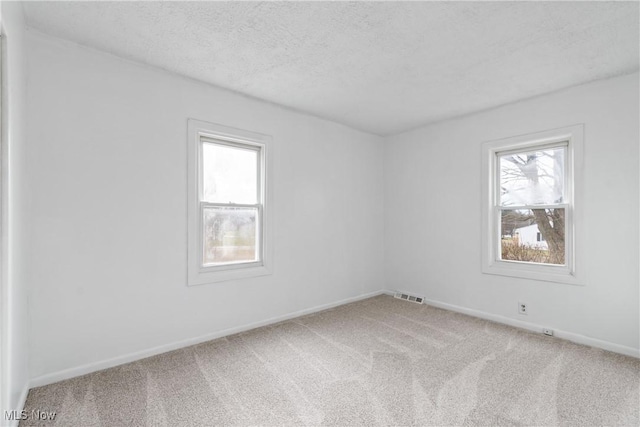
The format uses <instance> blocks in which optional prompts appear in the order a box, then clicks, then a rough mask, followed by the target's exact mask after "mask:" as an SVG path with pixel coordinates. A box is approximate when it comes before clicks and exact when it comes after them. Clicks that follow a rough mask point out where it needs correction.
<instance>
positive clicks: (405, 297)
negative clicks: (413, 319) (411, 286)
mask: <svg viewBox="0 0 640 427" xmlns="http://www.w3.org/2000/svg"><path fill="white" fill-rule="evenodd" d="M394 297H395V298H398V299H403V300H405V301H411V302H415V303H416V304H422V303H423V302H424V298H422V297H417V296H415V295H409V294H403V293H400V292H396V294H395V295H394Z"/></svg>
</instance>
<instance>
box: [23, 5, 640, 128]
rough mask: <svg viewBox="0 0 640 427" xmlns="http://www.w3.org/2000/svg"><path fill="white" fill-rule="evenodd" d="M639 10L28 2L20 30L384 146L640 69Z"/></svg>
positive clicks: (613, 7) (629, 7) (633, 7)
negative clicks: (357, 133)
mask: <svg viewBox="0 0 640 427" xmlns="http://www.w3.org/2000/svg"><path fill="white" fill-rule="evenodd" d="M638 6H639V3H637V2H459V3H453V2H256V3H254V2H26V3H24V7H25V12H26V16H27V24H28V25H29V26H30V27H33V28H36V29H37V30H40V31H42V32H44V33H48V34H51V35H54V36H57V37H61V38H64V39H69V40H72V41H75V42H78V43H81V44H84V45H87V46H91V47H94V48H97V49H100V50H103V51H107V52H110V53H113V54H115V55H118V56H121V57H124V58H129V59H133V60H136V61H140V62H143V63H147V64H151V65H154V66H158V67H161V68H164V69H166V70H170V71H173V72H176V73H179V74H182V75H185V76H189V77H192V78H195V79H198V80H202V81H205V82H208V83H212V84H214V85H217V86H220V87H224V88H227V89H231V90H234V91H237V92H241V93H245V94H248V95H251V96H254V97H257V98H261V99H265V100H268V101H271V102H275V103H278V104H281V105H285V106H288V107H291V108H295V109H298V110H302V111H305V112H309V113H311V114H315V115H317V116H321V117H325V118H329V119H331V120H334V121H337V122H340V123H344V124H346V125H349V126H352V127H354V128H358V129H362V130H365V131H368V132H372V133H376V134H381V135H388V134H393V133H397V132H401V131H404V130H408V129H411V128H414V127H417V126H419V125H422V124H426V123H429V122H433V121H437V120H441V119H445V118H449V117H454V116H458V115H462V114H466V113H470V112H473V111H478V110H482V109H486V108H490V107H494V106H497V105H501V104H505V103H509V102H512V101H516V100H519V99H523V98H527V97H531V96H535V95H539V94H543V93H546V92H550V91H554V90H557V89H561V88H564V87H568V86H572V85H576V84H580V83H585V82H588V81H591V80H596V79H600V78H605V77H610V76H615V75H619V74H625V73H630V72H633V71H635V70H637V69H638V51H639V46H638V45H639V41H638V39H639V29H638V27H639V17H638V16H639V10H638Z"/></svg>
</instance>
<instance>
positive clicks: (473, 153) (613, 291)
mask: <svg viewBox="0 0 640 427" xmlns="http://www.w3.org/2000/svg"><path fill="white" fill-rule="evenodd" d="M638 91H639V88H638V74H632V75H627V76H623V77H619V78H615V79H610V80H604V81H599V82H595V83H591V84H588V85H584V86H578V87H574V88H570V89H567V90H564V91H562V92H558V93H554V94H550V95H546V96H541V97H538V98H535V99H531V100H527V101H523V102H519V103H516V104H511V105H507V106H504V107H501V108H497V109H494V110H491V111H486V112H482V113H478V114H474V115H471V116H467V117H462V118H459V119H455V120H450V121H446V122H441V123H438V124H434V125H431V126H427V127H424V128H421V129H417V130H414V131H411V132H407V133H404V134H401V135H398V136H395V137H392V138H389V140H388V141H387V142H386V144H385V161H386V163H385V175H386V176H385V247H386V249H387V250H386V252H385V265H386V267H387V269H386V286H387V288H389V289H400V290H405V291H411V292H415V293H417V294H420V295H424V296H425V297H426V298H427V299H431V300H434V301H438V302H441V303H445V304H450V305H453V306H457V307H456V308H458V309H470V310H476V311H477V312H481V313H484V314H486V315H489V317H496V316H503V317H504V318H505V319H507V320H508V319H514V320H516V321H517V320H520V321H526V322H529V323H533V324H536V325H544V326H547V327H551V328H556V329H559V330H561V331H564V332H566V334H565V335H568V334H574V335H575V334H577V335H581V336H584V337H588V338H593V339H597V340H602V341H606V342H609V343H613V344H614V345H617V346H619V347H620V348H618V350H625V349H626V350H627V352H631V353H633V352H635V353H637V350H638V348H639V342H638V340H639V330H638V329H639V323H640V316H639V312H638V300H639V294H638V287H639V286H638V284H639V277H638V256H639V254H638V218H639V212H638V181H639V179H638V178H639V177H638V146H639V143H638V141H639V134H638V128H639V111H638V102H639V100H638V97H639V95H638V93H639V92H638ZM578 123H584V125H585V162H584V165H583V166H582V167H583V173H584V190H585V198H584V215H585V229H586V233H585V236H584V242H585V247H586V248H585V253H586V259H584V260H582V265H583V266H586V268H587V269H586V283H585V285H584V286H574V285H566V284H558V283H549V282H539V281H532V280H526V279H517V278H508V277H501V276H494V275H485V274H482V273H481V252H480V251H481V242H480V239H481V228H480V227H481V219H480V218H481V202H482V201H481V195H480V194H481V192H480V182H481V171H480V167H481V148H480V146H481V143H482V142H483V141H487V140H494V139H499V138H505V137H510V136H516V135H522V134H527V133H533V132H538V131H543V130H547V129H553V128H558V127H563V126H567V125H573V124H578ZM577 167H580V166H579V165H578V166H577ZM518 301H523V302H526V303H528V306H529V308H528V309H529V314H528V315H527V316H523V315H519V314H517V302H518Z"/></svg>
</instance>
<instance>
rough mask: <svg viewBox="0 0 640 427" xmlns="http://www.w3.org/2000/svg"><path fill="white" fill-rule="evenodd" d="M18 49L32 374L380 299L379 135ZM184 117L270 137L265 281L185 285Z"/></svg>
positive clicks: (127, 65)
mask: <svg viewBox="0 0 640 427" xmlns="http://www.w3.org/2000/svg"><path fill="white" fill-rule="evenodd" d="M28 47H29V69H28V71H29V74H28V79H29V88H28V94H29V97H28V115H29V120H30V126H29V132H28V138H29V153H28V155H29V160H30V165H29V166H30V175H29V182H28V191H29V196H30V202H31V206H32V208H31V209H29V210H27V211H25V212H23V214H24V215H25V217H26V219H27V221H28V222H29V224H30V226H31V230H32V239H31V240H30V242H29V244H30V247H29V253H30V256H31V265H30V269H29V283H30V292H31V294H30V308H31V313H32V316H31V318H32V325H31V327H32V329H31V332H32V345H31V351H32V353H31V354H32V357H31V366H32V376H33V377H41V376H43V375H45V376H46V375H49V374H55V373H59V372H60V371H61V370H65V369H70V368H77V367H80V366H82V365H86V364H93V363H98V362H101V361H104V360H108V359H111V358H114V357H119V356H123V355H128V354H131V353H134V352H138V351H144V350H147V349H150V348H154V347H156V346H162V345H166V344H171V343H175V342H178V341H181V340H186V339H191V338H195V337H200V336H204V335H207V334H211V333H215V332H219V331H223V330H225V329H227V328H234V327H238V326H242V325H247V324H250V323H253V322H260V321H264V320H265V319H269V318H273V317H275V316H281V315H285V314H287V313H292V312H295V311H298V310H303V309H308V308H311V307H315V306H318V305H322V304H328V303H334V302H337V301H340V300H343V299H346V298H350V297H355V296H359V295H363V294H367V293H370V292H373V291H379V290H381V289H382V288H383V270H382V261H383V246H382V238H383V233H382V228H381V225H382V222H383V211H382V206H383V203H382V202H383V182H382V179H383V172H382V166H383V165H382V161H383V158H382V150H383V148H382V139H381V138H379V137H377V136H372V135H369V134H365V133H362V132H358V131H355V130H352V129H349V128H347V127H344V126H342V125H337V124H334V123H331V122H328V121H325V120H321V119H317V118H314V117H311V116H308V115H304V114H299V113H296V112H293V111H290V110H286V109H283V108H280V107H278V106H274V105H271V104H267V103H264V102H260V101H256V100H253V99H250V98H247V97H244V96H240V95H237V94H233V93H229V92H227V91H224V90H220V89H216V88H214V87H211V86H207V85H205V84H202V83H198V82H195V81H191V80H188V79H184V78H181V77H178V76H175V75H171V74H169V73H165V72H162V71H159V70H156V69H153V68H150V67H145V66H141V65H137V64H134V63H131V62H127V61H124V60H121V59H118V58H116V57H113V56H110V55H107V54H103V53H99V52H96V51H92V50H89V49H86V48H82V47H78V46H76V45H73V44H71V43H67V42H62V41H58V40H54V39H50V38H48V37H45V36H42V35H40V34H37V33H33V32H30V33H29V37H28ZM188 118H195V119H199V120H204V121H209V122H214V123H219V124H223V125H225V126H232V127H237V128H241V129H246V130H250V131H255V132H260V133H264V134H269V135H271V136H273V146H272V147H273V148H272V149H271V155H272V156H274V168H273V170H272V179H273V180H274V182H273V184H274V185H273V187H274V189H275V191H274V202H275V203H274V204H273V205H272V209H273V210H272V213H273V216H274V220H275V224H274V225H275V230H274V236H275V237H274V239H275V241H274V253H275V256H274V263H273V264H274V274H273V275H271V276H265V277H258V278H253V279H247V280H241V281H231V282H222V283H217V284H212V285H203V286H195V287H187V286H186V274H187V266H186V256H187V252H186V248H187V224H186V215H187V200H186V198H187V194H186V191H187V170H186V166H187V142H186V137H187V119H188ZM88 369H90V368H88ZM77 372H78V371H74V372H71V374H74V373H76V374H77ZM67 374H69V372H67ZM63 376H64V375H63ZM46 378H49V379H57V378H60V376H56V375H52V376H49V377H46ZM42 381H43V380H42V377H41V381H40V382H42Z"/></svg>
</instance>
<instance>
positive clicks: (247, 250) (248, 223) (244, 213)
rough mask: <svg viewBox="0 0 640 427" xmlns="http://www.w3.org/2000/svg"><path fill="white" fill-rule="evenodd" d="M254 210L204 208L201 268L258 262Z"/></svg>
mask: <svg viewBox="0 0 640 427" xmlns="http://www.w3.org/2000/svg"><path fill="white" fill-rule="evenodd" d="M257 218H258V209H257V208H231V207H229V208H227V207H205V208H204V212H203V220H204V221H203V223H204V248H203V249H204V256H203V261H204V265H216V264H227V263H239V262H254V261H258V254H259V252H258V250H257V243H258V240H259V239H258V238H257V230H258V228H257V227H256V220H257Z"/></svg>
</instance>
